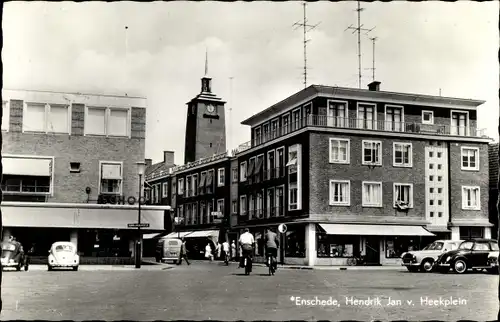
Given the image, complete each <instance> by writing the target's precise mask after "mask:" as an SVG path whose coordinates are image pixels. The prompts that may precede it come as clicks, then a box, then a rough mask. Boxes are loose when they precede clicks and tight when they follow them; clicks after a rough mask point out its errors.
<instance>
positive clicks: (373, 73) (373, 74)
mask: <svg viewBox="0 0 500 322" xmlns="http://www.w3.org/2000/svg"><path fill="white" fill-rule="evenodd" d="M368 39H370V40H371V41H372V43H373V52H372V57H373V60H372V68H367V69H370V70H371V71H372V81H373V82H374V81H375V69H376V68H375V42H376V41H377V39H378V37H370V38H368Z"/></svg>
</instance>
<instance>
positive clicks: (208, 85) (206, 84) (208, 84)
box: [201, 49, 212, 93]
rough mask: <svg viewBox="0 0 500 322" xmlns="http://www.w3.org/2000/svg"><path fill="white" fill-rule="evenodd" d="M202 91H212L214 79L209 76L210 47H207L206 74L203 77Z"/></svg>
mask: <svg viewBox="0 0 500 322" xmlns="http://www.w3.org/2000/svg"><path fill="white" fill-rule="evenodd" d="M201 92H202V93H211V92H212V79H211V78H210V77H209V76H208V49H205V76H203V78H202V79H201Z"/></svg>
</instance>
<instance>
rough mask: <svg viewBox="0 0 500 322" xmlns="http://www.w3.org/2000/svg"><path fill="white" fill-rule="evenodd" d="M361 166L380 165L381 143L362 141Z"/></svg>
mask: <svg viewBox="0 0 500 322" xmlns="http://www.w3.org/2000/svg"><path fill="white" fill-rule="evenodd" d="M362 163H363V164H365V165H382V142H380V141H365V140H363V162H362Z"/></svg>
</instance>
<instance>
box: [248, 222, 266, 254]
mask: <svg viewBox="0 0 500 322" xmlns="http://www.w3.org/2000/svg"><path fill="white" fill-rule="evenodd" d="M250 233H251V234H252V235H254V238H255V244H256V247H255V256H264V248H265V240H264V228H254V229H250Z"/></svg>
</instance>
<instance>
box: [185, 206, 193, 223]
mask: <svg viewBox="0 0 500 322" xmlns="http://www.w3.org/2000/svg"><path fill="white" fill-rule="evenodd" d="M192 209H193V208H192V207H191V204H190V203H188V204H186V222H187V224H188V225H191V224H192V223H193V222H192Z"/></svg>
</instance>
